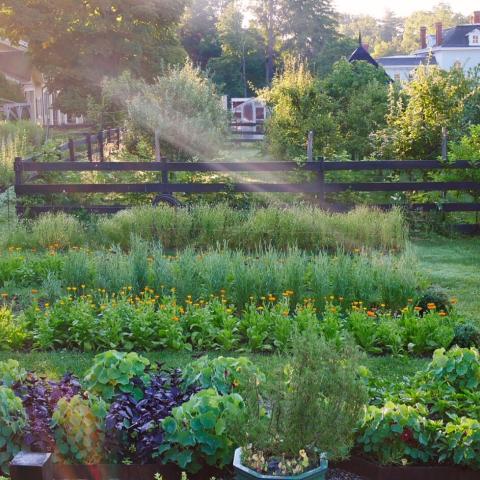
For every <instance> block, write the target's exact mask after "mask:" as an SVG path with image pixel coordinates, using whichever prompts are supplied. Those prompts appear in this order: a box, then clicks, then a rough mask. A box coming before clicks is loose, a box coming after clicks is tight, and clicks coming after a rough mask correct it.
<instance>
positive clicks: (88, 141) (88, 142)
mask: <svg viewBox="0 0 480 480" xmlns="http://www.w3.org/2000/svg"><path fill="white" fill-rule="evenodd" d="M85 142H86V145H87V158H88V161H89V162H93V155H92V134H91V133H87V134H86V135H85Z"/></svg>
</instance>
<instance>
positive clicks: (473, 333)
mask: <svg viewBox="0 0 480 480" xmlns="http://www.w3.org/2000/svg"><path fill="white" fill-rule="evenodd" d="M453 343H454V344H456V345H458V346H459V347H462V348H469V347H480V328H478V327H477V325H475V324H473V323H460V324H458V325H455V338H454V339H453Z"/></svg>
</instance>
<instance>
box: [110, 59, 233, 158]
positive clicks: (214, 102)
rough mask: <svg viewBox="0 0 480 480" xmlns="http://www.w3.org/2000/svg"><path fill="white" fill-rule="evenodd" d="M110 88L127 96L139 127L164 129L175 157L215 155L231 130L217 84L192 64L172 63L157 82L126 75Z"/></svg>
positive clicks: (165, 148) (132, 117)
mask: <svg viewBox="0 0 480 480" xmlns="http://www.w3.org/2000/svg"><path fill="white" fill-rule="evenodd" d="M104 90H105V92H106V93H107V95H109V96H113V97H118V98H122V99H125V103H126V107H127V110H128V115H129V121H130V123H131V125H132V127H133V128H134V129H135V130H137V131H139V132H141V133H142V134H143V135H144V132H145V131H148V132H149V133H150V132H151V133H153V132H152V130H155V129H156V130H158V131H159V132H160V136H161V140H162V153H163V154H164V155H165V154H167V155H168V157H169V158H172V159H173V158H175V157H177V158H178V156H180V157H183V158H185V157H186V158H192V157H195V156H204V155H207V156H209V155H215V154H216V153H217V152H218V150H219V148H220V147H221V145H222V142H223V140H224V138H225V136H226V134H227V133H228V130H227V129H228V113H227V112H226V111H225V109H224V108H223V107H222V105H221V101H220V97H219V96H218V94H217V91H216V88H215V85H214V84H213V82H212V81H211V80H210V79H209V78H207V77H206V76H205V75H204V74H203V72H201V70H200V69H199V68H196V67H194V66H193V65H192V64H189V63H187V64H186V65H184V66H183V67H177V66H171V67H166V68H165V69H164V71H163V72H162V74H161V75H160V76H159V77H157V78H156V79H155V81H154V82H153V83H152V82H151V83H147V82H145V81H143V80H137V79H134V78H132V77H131V76H130V75H129V74H124V75H123V76H122V77H120V78H119V79H117V80H111V81H109V82H108V83H107V84H106V85H105V88H104Z"/></svg>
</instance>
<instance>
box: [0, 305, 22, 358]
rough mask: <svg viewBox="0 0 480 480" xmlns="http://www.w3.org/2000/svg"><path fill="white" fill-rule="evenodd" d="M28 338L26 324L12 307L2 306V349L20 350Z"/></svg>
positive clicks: (0, 316) (0, 308)
mask: <svg viewBox="0 0 480 480" xmlns="http://www.w3.org/2000/svg"><path fill="white" fill-rule="evenodd" d="M27 338H28V333H27V331H26V326H25V325H24V324H23V322H22V321H21V319H20V317H16V318H15V317H14V316H13V313H12V311H11V310H10V309H8V308H6V307H0V350H20V349H21V348H22V347H23V346H24V345H25V342H26V340H27Z"/></svg>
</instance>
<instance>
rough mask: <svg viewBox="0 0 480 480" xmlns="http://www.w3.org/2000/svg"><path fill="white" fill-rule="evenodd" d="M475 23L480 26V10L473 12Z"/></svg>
mask: <svg viewBox="0 0 480 480" xmlns="http://www.w3.org/2000/svg"><path fill="white" fill-rule="evenodd" d="M473 23H474V24H476V25H479V24H480V10H476V11H475V12H473Z"/></svg>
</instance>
